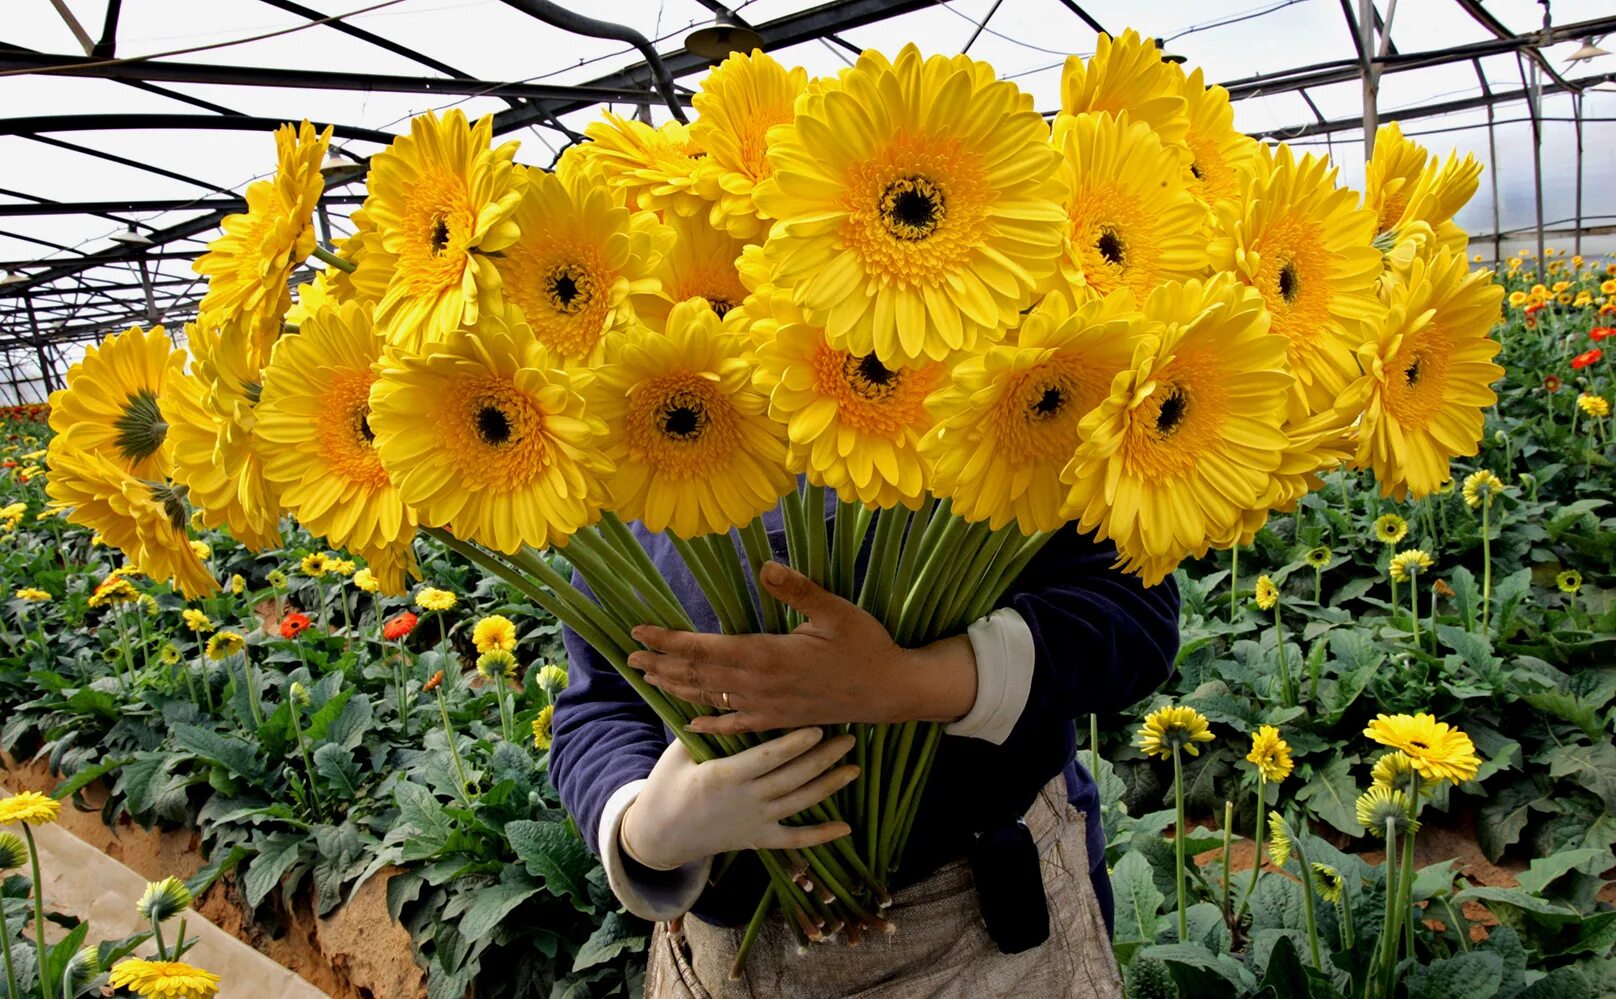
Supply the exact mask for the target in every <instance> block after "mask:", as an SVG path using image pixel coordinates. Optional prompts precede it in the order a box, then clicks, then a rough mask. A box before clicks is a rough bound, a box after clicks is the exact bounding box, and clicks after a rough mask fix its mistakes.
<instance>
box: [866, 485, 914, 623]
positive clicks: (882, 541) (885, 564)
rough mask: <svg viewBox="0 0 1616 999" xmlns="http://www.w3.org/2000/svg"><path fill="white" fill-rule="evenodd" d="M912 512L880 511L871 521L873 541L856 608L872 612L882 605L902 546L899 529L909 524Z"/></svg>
mask: <svg viewBox="0 0 1616 999" xmlns="http://www.w3.org/2000/svg"><path fill="white" fill-rule="evenodd" d="M911 516H913V511H911V510H909V509H908V508H907V507H904V506H895V507H892V508H891V509H889V510H882V511H881V513H880V514H879V515H878V516H877V517H876V521H875V542H874V545H873V547H872V548H871V549H870V564H869V565H868V566H866V567H865V570H864V582H863V584H862V585H861V586H860V587H859V594H858V605H859V606H860V607H861V608H863V609H864V610H867V611H868V610H873V609H874V608H877V607H881V606H883V605H884V603H885V600H884V597H885V594H886V591H887V584H888V582H889V581H890V580H891V578H892V574H893V573H894V572H896V571H897V565H896V563H897V559H898V555H899V546H900V545H901V544H902V543H903V530H904V528H905V527H907V526H908V524H909V518H910V517H911Z"/></svg>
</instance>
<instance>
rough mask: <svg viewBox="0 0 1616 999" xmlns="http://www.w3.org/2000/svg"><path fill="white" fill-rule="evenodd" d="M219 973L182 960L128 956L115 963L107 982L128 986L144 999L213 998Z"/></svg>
mask: <svg viewBox="0 0 1616 999" xmlns="http://www.w3.org/2000/svg"><path fill="white" fill-rule="evenodd" d="M219 981H220V979H219V976H218V975H215V974H214V973H213V972H211V971H204V970H202V969H201V968H195V967H192V966H191V965H189V964H185V963H183V962H181V961H145V960H142V959H140V958H137V957H130V958H125V959H124V960H122V961H119V962H118V963H117V964H115V965H113V966H112V973H111V975H110V976H109V977H108V978H107V984H108V985H111V986H112V987H113V988H115V989H118V988H122V989H128V990H129V991H131V992H133V993H134V994H135V995H138V996H140V997H141V999H213V997H214V996H216V995H218V994H219Z"/></svg>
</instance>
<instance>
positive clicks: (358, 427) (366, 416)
mask: <svg viewBox="0 0 1616 999" xmlns="http://www.w3.org/2000/svg"><path fill="white" fill-rule="evenodd" d="M353 429H354V434H356V435H357V436H358V437H359V439H360V440H362V441H364V442H365V443H366V444H375V443H376V432H375V431H374V430H371V429H370V407H369V406H366V407H365V408H363V409H358V410H355V411H354V414H353Z"/></svg>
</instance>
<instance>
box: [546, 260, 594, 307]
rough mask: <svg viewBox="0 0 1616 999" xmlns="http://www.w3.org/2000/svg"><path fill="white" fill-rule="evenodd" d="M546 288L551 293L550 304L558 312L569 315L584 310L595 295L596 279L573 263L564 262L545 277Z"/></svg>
mask: <svg viewBox="0 0 1616 999" xmlns="http://www.w3.org/2000/svg"><path fill="white" fill-rule="evenodd" d="M544 289H545V293H546V294H547V295H549V298H550V305H551V306H552V307H554V308H555V310H556V311H557V312H565V313H568V314H569V315H570V314H572V313H575V312H579V311H582V309H583V308H584V306H586V305H588V304H589V300H590V299H592V298H594V297H595V295H594V292H595V282H594V280H593V279H591V278H590V276H589V274H588V272H586V271H584V270H582V269H581V268H577V267H574V266H572V265H571V264H562V265H560V266H559V267H556V268H554V269H553V270H551V271H550V273H549V275H548V276H547V277H546V278H545V279H544Z"/></svg>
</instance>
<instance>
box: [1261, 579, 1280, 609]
mask: <svg viewBox="0 0 1616 999" xmlns="http://www.w3.org/2000/svg"><path fill="white" fill-rule="evenodd" d="M1277 603H1279V587H1277V586H1275V585H1274V580H1273V579H1272V578H1271V577H1269V576H1267V575H1262V576H1258V577H1257V608H1258V609H1259V610H1273V609H1274V605H1275V604H1277Z"/></svg>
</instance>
